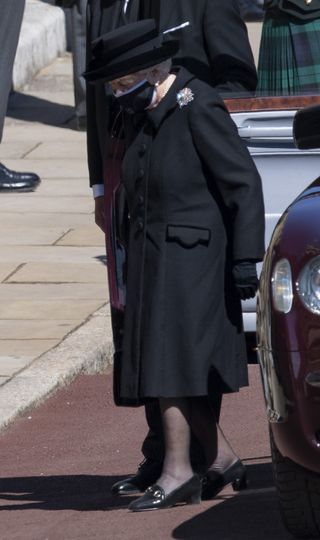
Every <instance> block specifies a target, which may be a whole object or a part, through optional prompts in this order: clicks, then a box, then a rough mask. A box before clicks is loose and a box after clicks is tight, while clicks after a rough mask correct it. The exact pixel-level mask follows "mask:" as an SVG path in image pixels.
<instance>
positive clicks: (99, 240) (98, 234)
mask: <svg viewBox="0 0 320 540" xmlns="http://www.w3.org/2000/svg"><path fill="white" fill-rule="evenodd" d="M83 243H85V245H86V246H101V247H104V246H105V236H104V234H103V233H102V231H101V230H100V229H99V228H98V227H97V226H96V225H94V226H92V227H86V228H83V227H77V228H76V229H72V230H71V231H68V232H67V233H66V234H65V235H64V236H63V237H62V238H61V239H60V240H58V242H57V244H56V245H57V246H81V245H83Z"/></svg>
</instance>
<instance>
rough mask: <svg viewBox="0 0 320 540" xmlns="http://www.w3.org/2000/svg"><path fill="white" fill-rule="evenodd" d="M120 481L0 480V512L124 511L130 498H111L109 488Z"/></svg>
mask: <svg viewBox="0 0 320 540" xmlns="http://www.w3.org/2000/svg"><path fill="white" fill-rule="evenodd" d="M123 478H125V477H124V476H89V475H74V476H30V477H24V478H23V477H21V478H2V479H1V480H0V511H1V510H2V511H3V510H7V511H10V510H20V511H21V510H35V509H38V510H79V511H95V510H117V509H123V508H127V507H128V504H129V503H130V502H131V501H132V500H133V497H114V496H112V495H111V486H112V485H113V484H114V483H115V482H117V481H118V480H122V479H123ZM4 502H5V504H4Z"/></svg>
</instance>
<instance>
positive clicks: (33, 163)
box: [0, 55, 110, 428]
mask: <svg viewBox="0 0 320 540" xmlns="http://www.w3.org/2000/svg"><path fill="white" fill-rule="evenodd" d="M71 69H72V66H71V58H70V55H66V56H64V57H62V58H58V59H57V60H56V61H55V62H54V63H53V64H52V65H51V66H49V67H48V68H46V69H44V70H43V71H41V72H40V73H39V75H38V76H37V77H36V78H35V79H34V80H33V82H32V83H31V84H30V85H29V86H27V87H26V88H25V89H24V90H23V92H22V93H16V94H14V95H13V96H12V98H11V100H10V109H9V117H8V118H7V121H6V126H5V130H4V139H3V143H2V144H1V146H0V160H1V161H2V162H4V163H5V164H6V165H7V166H8V167H10V168H12V169H16V170H21V171H28V170H30V171H34V172H36V173H38V174H39V175H40V177H41V179H42V183H41V185H40V187H39V188H38V190H37V191H36V192H34V193H25V194H24V193H19V194H17V193H15V194H13V193H10V194H3V193H2V194H1V195H0V197H1V205H0V228H1V234H0V245H1V247H0V254H1V255H0V299H1V301H0V402H1V392H3V389H4V387H6V386H7V385H8V384H9V383H10V382H12V378H16V377H21V376H22V377H26V375H27V373H28V372H26V371H25V370H26V368H28V367H30V366H31V365H32V364H33V362H34V361H35V359H37V358H39V357H40V356H41V355H44V353H47V351H50V350H51V349H53V348H54V347H56V346H57V345H58V344H59V343H60V342H61V341H62V340H63V339H64V338H65V337H66V336H67V335H68V334H69V333H70V332H72V331H73V330H75V329H76V328H77V327H79V326H80V325H82V324H83V323H84V321H86V320H87V319H88V317H90V315H91V314H92V313H94V312H96V310H98V309H99V308H101V306H103V305H104V304H105V303H106V302H107V294H108V292H107V285H106V267H105V247H104V237H103V234H102V233H101V232H100V231H99V229H98V228H97V227H96V225H95V223H94V217H93V201H92V195H91V190H90V189H89V187H88V172H87V158H86V135H85V133H83V132H78V131H75V130H74V129H73V88H72V75H71ZM103 315H105V312H103ZM99 324H100V327H103V326H104V325H105V326H106V327H107V325H108V322H107V321H106V319H105V318H104V320H103V322H102V321H101V320H100V323H99ZM92 330H93V334H94V328H93V329H92ZM91 335H92V333H91ZM89 338H90V336H89ZM108 339H109V338H108ZM89 341H90V339H89ZM109 342H110V339H109ZM87 345H88V344H84V343H83V342H80V343H79V342H78V348H79V349H80V350H81V348H82V347H86V346H87ZM95 345H96V346H98V345H99V344H98V343H93V344H92V348H93V349H94V347H95ZM64 352H65V353H66V356H68V353H67V352H66V351H64ZM43 358H44V360H43V362H44V363H43V365H44V366H45V356H44V357H43ZM21 370H22V371H21ZM33 386H37V381H36V380H35V381H34V382H33ZM6 391H8V389H7V390H6ZM0 428H1V418H0Z"/></svg>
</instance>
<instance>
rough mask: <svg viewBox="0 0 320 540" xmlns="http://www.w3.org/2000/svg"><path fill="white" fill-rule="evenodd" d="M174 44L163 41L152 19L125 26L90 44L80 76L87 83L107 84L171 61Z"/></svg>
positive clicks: (175, 45)
mask: <svg viewBox="0 0 320 540" xmlns="http://www.w3.org/2000/svg"><path fill="white" fill-rule="evenodd" d="M178 49H179V42H178V41H177V40H170V41H169V40H166V38H165V37H164V36H163V34H162V33H161V32H160V31H159V29H158V27H157V25H156V22H155V21H154V20H153V19H145V20H142V21H139V22H135V23H130V24H126V25H124V26H121V27H120V28H117V29H116V30H113V31H112V32H108V33H107V34H104V35H102V36H101V37H100V38H98V39H96V40H95V41H94V42H93V43H92V54H93V59H92V60H91V62H89V65H88V69H87V71H85V73H84V74H83V76H84V78H85V79H86V80H87V81H88V82H93V83H94V82H107V81H112V80H114V79H119V78H120V77H124V76H125V75H129V74H130V73H136V72H137V71H141V70H143V69H146V68H148V67H151V66H155V65H156V64H160V63H161V62H163V61H164V60H167V59H168V58H171V57H172V56H174V55H175V53H176V52H177V51H178Z"/></svg>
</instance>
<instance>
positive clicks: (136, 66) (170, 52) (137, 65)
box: [83, 40, 179, 84]
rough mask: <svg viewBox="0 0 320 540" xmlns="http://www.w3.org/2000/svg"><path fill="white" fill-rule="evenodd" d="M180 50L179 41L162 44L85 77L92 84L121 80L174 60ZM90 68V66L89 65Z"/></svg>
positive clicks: (96, 70) (93, 71)
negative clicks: (171, 59) (170, 59)
mask: <svg viewBox="0 0 320 540" xmlns="http://www.w3.org/2000/svg"><path fill="white" fill-rule="evenodd" d="M178 50H179V41H178V40H170V41H165V42H164V43H162V45H161V47H157V48H154V49H152V50H150V51H148V52H145V53H143V54H141V55H136V56H132V57H130V58H126V60H123V61H121V62H117V61H115V62H114V63H113V64H112V65H110V64H108V65H104V66H102V67H100V68H97V69H92V70H90V69H89V70H88V71H85V72H84V73H83V77H84V78H85V79H86V81H88V82H90V83H93V84H94V83H100V82H110V81H113V80H114V79H120V77H125V76H126V75H130V74H131V73H136V72H138V71H141V70H143V69H147V68H149V67H152V66H155V65H157V64H160V63H161V62H164V61H165V60H168V59H169V58H172V57H173V56H174V55H175V54H176V53H177V52H178ZM89 68H90V64H89Z"/></svg>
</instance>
